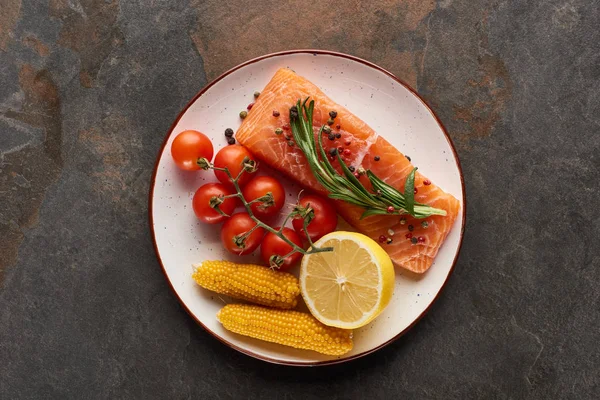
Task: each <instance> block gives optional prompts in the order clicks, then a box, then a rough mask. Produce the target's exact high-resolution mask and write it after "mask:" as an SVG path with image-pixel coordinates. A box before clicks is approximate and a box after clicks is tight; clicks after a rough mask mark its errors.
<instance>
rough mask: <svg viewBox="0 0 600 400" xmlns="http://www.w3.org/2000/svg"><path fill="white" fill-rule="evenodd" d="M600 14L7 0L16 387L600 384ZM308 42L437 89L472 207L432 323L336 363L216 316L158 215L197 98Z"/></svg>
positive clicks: (227, 393)
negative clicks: (267, 356)
mask: <svg viewBox="0 0 600 400" xmlns="http://www.w3.org/2000/svg"><path fill="white" fill-rule="evenodd" d="M599 27H600V7H599V4H598V2H597V1H584V0H560V1H559V0H545V1H534V0H531V1H486V0H439V1H437V2H436V1H431V0H376V1H362V2H360V1H356V0H352V1H348V2H345V1H331V0H323V1H314V2H312V1H304V2H300V1H295V2H287V3H286V2H274V1H260V0H255V1H242V0H231V1H220V0H209V1H201V0H189V1H184V0H152V1H150V0H137V1H134V0H121V1H119V0H0V398H1V399H7V400H8V399H88V398H89V399H109V398H110V399H120V398H139V399H187V398H195V399H197V398H199V399H213V398H214V399H217V398H218V399H228V398H252V399H258V398H261V399H263V398H264V399H292V398H299V399H317V398H327V399H348V398H356V399H360V398H373V399H398V398H407V399H413V398H427V399H470V398H482V399H558V398H560V399H597V398H600V370H599V368H600V348H599V347H600V346H599V339H600V337H599V336H600V335H599V332H600V315H599V314H600V288H599V287H598V286H599V283H600V252H599V250H598V247H599V240H598V239H599V238H600V212H599V211H598V210H599V206H600V201H599V200H598V196H599V194H600V191H599V178H600V28H599ZM293 48H319V49H329V50H335V51H340V52H346V53H350V54H353V55H356V56H359V57H363V58H366V59H368V60H370V61H373V62H375V63H377V64H379V65H381V66H383V67H384V68H387V69H389V70H390V71H391V72H393V73H394V74H396V75H397V76H399V77H401V78H402V79H404V80H405V81H407V82H408V83H410V84H411V85H412V86H413V87H415V88H416V89H417V91H418V92H419V93H420V94H422V95H423V96H424V97H425V98H426V99H427V101H428V102H429V103H431V104H432V106H433V107H434V108H435V109H436V111H437V112H438V113H439V115H440V118H441V119H442V121H443V122H444V124H445V125H446V127H447V128H448V130H449V132H450V135H451V136H452V139H453V140H454V143H455V144H456V146H457V149H458V153H459V155H460V158H461V161H462V165H463V168H464V173H465V182H466V188H467V199H468V220H467V230H466V234H465V240H464V246H463V249H462V254H461V256H460V259H459V262H458V264H457V266H456V270H455V273H454V274H453V275H452V277H451V278H450V281H449V284H448V285H447V287H446V288H445V290H444V292H443V294H442V295H441V298H440V299H439V301H438V302H437V303H436V304H435V305H434V306H433V307H432V308H431V310H430V312H429V313H428V314H427V316H426V317H425V318H424V319H423V320H422V321H421V322H420V323H419V324H418V325H417V326H416V327H415V328H414V329H412V330H411V331H410V332H409V333H408V334H407V335H405V336H404V337H402V338H401V339H400V340H398V341H396V342H395V343H393V344H392V345H390V346H388V347H387V348H385V349H383V350H381V351H379V352H377V353H376V354H375V355H371V356H368V357H365V358H363V359H360V360H358V361H355V362H351V363H348V364H344V365H340V366H334V367H327V368H318V369H297V368H291V367H278V366H273V365H270V364H266V363H263V362H260V361H257V360H254V359H251V358H249V357H247V356H244V355H242V354H239V353H237V352H236V351H234V350H231V349H229V348H227V347H226V346H224V345H222V344H220V343H219V342H218V341H217V340H215V339H214V338H212V337H211V336H210V335H209V334H208V333H206V332H205V331H204V330H203V329H202V328H201V327H200V326H197V325H196V324H195V323H194V322H193V320H192V319H191V318H190V317H189V316H188V315H187V314H186V313H185V311H184V310H183V309H182V307H181V306H180V304H179V303H178V301H177V300H176V298H175V296H174V295H173V294H172V293H171V292H170V289H169V286H168V284H167V282H166V280H165V278H164V276H163V274H162V272H161V269H160V267H159V264H158V262H157V260H156V257H155V254H154V251H153V247H152V241H151V238H150V233H149V226H148V220H147V207H148V204H147V193H148V189H149V182H150V175H151V169H152V166H153V163H154V160H155V156H156V154H157V151H158V150H159V147H160V144H161V142H162V140H163V137H164V135H165V133H166V131H167V130H168V128H169V126H170V124H171V123H172V121H173V119H174V118H175V117H176V115H177V113H178V112H179V110H180V109H181V108H182V107H183V106H184V105H185V104H186V103H187V102H188V101H189V99H190V98H191V97H192V96H193V95H194V94H195V93H196V92H197V91H198V90H200V89H201V88H202V87H203V86H204V85H205V84H206V83H207V82H209V81H210V80H212V79H214V78H215V77H216V76H218V75H219V74H220V73H221V72H223V71H225V70H226V69H228V68H230V67H232V66H234V65H236V64H238V63H240V62H242V61H244V60H246V59H249V58H252V57H255V56H258V55H262V54H265V53H268V52H273V51H278V50H285V49H293Z"/></svg>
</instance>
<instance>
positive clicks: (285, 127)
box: [282, 124, 290, 131]
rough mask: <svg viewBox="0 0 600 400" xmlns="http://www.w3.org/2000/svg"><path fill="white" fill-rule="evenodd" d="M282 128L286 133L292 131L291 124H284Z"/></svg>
mask: <svg viewBox="0 0 600 400" xmlns="http://www.w3.org/2000/svg"><path fill="white" fill-rule="evenodd" d="M282 128H283V129H284V130H286V131H289V130H290V124H283V126H282Z"/></svg>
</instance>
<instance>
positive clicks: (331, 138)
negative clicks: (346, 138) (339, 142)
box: [327, 133, 335, 140]
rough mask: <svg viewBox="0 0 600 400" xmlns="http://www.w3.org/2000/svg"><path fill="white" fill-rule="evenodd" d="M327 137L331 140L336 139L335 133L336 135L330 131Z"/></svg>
mask: <svg viewBox="0 0 600 400" xmlns="http://www.w3.org/2000/svg"><path fill="white" fill-rule="evenodd" d="M327 138H328V139H329V140H335V135H334V134H333V133H330V134H329V135H328V136H327Z"/></svg>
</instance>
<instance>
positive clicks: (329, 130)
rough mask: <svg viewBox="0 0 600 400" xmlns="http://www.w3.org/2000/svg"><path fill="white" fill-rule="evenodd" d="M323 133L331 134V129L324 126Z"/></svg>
mask: <svg viewBox="0 0 600 400" xmlns="http://www.w3.org/2000/svg"><path fill="white" fill-rule="evenodd" d="M323 132H325V133H331V128H330V127H328V126H327V125H325V126H324V127H323Z"/></svg>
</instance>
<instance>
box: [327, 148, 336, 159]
mask: <svg viewBox="0 0 600 400" xmlns="http://www.w3.org/2000/svg"><path fill="white" fill-rule="evenodd" d="M336 154H337V149H336V148H335V147H332V148H330V149H329V155H330V156H331V157H335V155H336Z"/></svg>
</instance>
